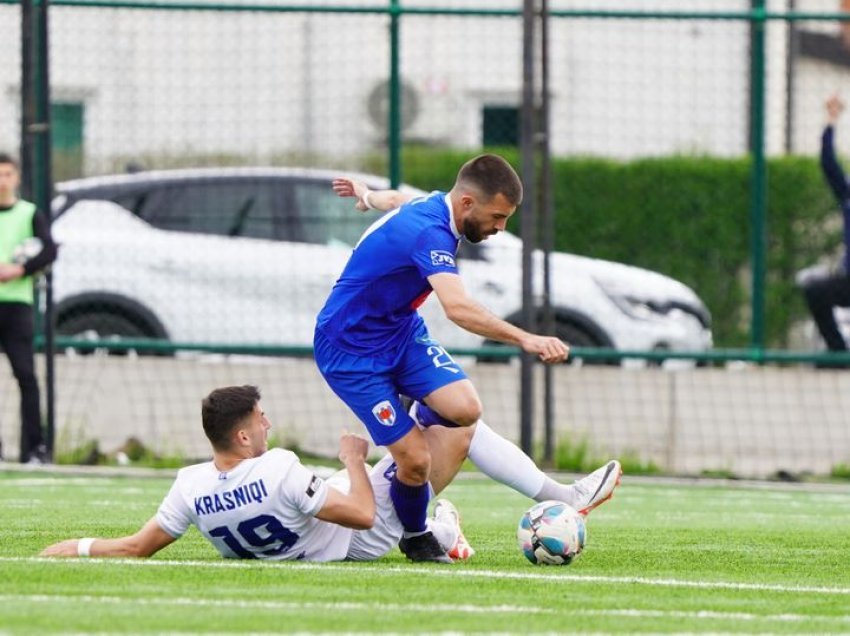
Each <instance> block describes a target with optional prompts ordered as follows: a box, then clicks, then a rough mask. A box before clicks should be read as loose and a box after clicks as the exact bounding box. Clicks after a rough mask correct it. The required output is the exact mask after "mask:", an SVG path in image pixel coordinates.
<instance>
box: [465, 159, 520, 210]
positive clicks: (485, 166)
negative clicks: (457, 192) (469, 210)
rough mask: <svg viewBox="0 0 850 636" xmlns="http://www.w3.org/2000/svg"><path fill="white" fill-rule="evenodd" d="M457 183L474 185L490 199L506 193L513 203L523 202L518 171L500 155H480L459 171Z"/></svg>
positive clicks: (509, 200)
mask: <svg viewBox="0 0 850 636" xmlns="http://www.w3.org/2000/svg"><path fill="white" fill-rule="evenodd" d="M456 183H457V184H462V185H467V186H472V187H473V188H475V189H476V190H478V191H480V192H481V195H482V196H484V197H486V198H487V201H490V200H491V199H492V198H493V197H495V196H496V195H497V194H501V195H504V197H505V198H506V199H507V200H508V202H509V203H510V204H511V205H519V204H520V203H522V181H521V180H520V178H519V175H517V173H516V171H515V170H514V169H513V168H512V167H511V164H509V163H508V162H507V161H505V160H504V159H502V158H501V157H500V156H499V155H491V154H485V155H478V156H477V157H475V158H473V159H470V160H469V161H467V162H466V163H465V164H463V166H461V168H460V171H459V172H458V173H457V182H456Z"/></svg>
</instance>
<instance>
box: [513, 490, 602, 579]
mask: <svg viewBox="0 0 850 636" xmlns="http://www.w3.org/2000/svg"><path fill="white" fill-rule="evenodd" d="M516 538H517V542H518V543H519V549H520V550H522V553H523V554H524V555H525V558H526V559H528V560H529V561H531V562H532V563H534V564H535V565H569V564H570V563H572V562H573V560H574V559H575V558H576V557H577V556H578V555H579V554H581V551H582V549H584V542H585V540H586V539H587V530H586V529H585V525H584V517H582V516H581V515H580V514H579V513H578V512H577V511H576V510H575V509H574V508H571V507H570V506H568V505H567V504H565V503H564V502H562V501H542V502H540V503H538V504H535V505H534V506H532V507H531V508H529V509H528V510H527V511H526V512H525V514H524V515H522V518H521V519H520V520H519V527H518V528H517V531H516Z"/></svg>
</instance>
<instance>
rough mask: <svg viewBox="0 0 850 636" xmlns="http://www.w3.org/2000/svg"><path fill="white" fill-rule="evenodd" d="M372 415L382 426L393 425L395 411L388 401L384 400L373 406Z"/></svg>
mask: <svg viewBox="0 0 850 636" xmlns="http://www.w3.org/2000/svg"><path fill="white" fill-rule="evenodd" d="M372 415H374V416H375V418H376V419H377V420H378V421H379V422H380V423H381V424H383V425H384V426H392V425H393V424H395V417H396V416H395V409H394V408H393V405H392V404H390V401H389V400H384V401H383V402H379V403H378V404H376V405H375V406H373V407H372Z"/></svg>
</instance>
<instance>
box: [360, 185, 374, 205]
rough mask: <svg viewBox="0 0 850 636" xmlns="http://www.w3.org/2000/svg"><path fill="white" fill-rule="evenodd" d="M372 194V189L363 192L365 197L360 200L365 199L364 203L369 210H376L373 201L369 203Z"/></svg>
mask: <svg viewBox="0 0 850 636" xmlns="http://www.w3.org/2000/svg"><path fill="white" fill-rule="evenodd" d="M370 194H372V191H371V190H366V192H365V193H364V194H363V197H362V198H361V199H360V200H361V201H363V205H365V206H366V209H367V210H374V209H375V207H374V206H373V205H372V204H371V203H369V195H370Z"/></svg>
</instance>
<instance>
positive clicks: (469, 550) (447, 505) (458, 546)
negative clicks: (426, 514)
mask: <svg viewBox="0 0 850 636" xmlns="http://www.w3.org/2000/svg"><path fill="white" fill-rule="evenodd" d="M434 519H435V520H437V521H439V522H440V523H445V524H448V525H450V526H453V527H454V528H455V529H456V530H457V541H455V544H454V545H453V546H452V547H451V548H450V549H449V550H448V554H449V556H450V557H451V558H453V559H455V560H456V561H457V560H460V561H466V560H467V559H468V558H470V557H471V556H472V555H474V554H475V549H474V548H473V547H472V546H471V545H469V541H467V540H466V537H465V536H463V530H461V528H460V513H459V512H458V511H457V508H455V505H454V504H453V503H452V502H451V501H449V500H448V499H440V500H439V501H438V502H437V505H436V506H434Z"/></svg>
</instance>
